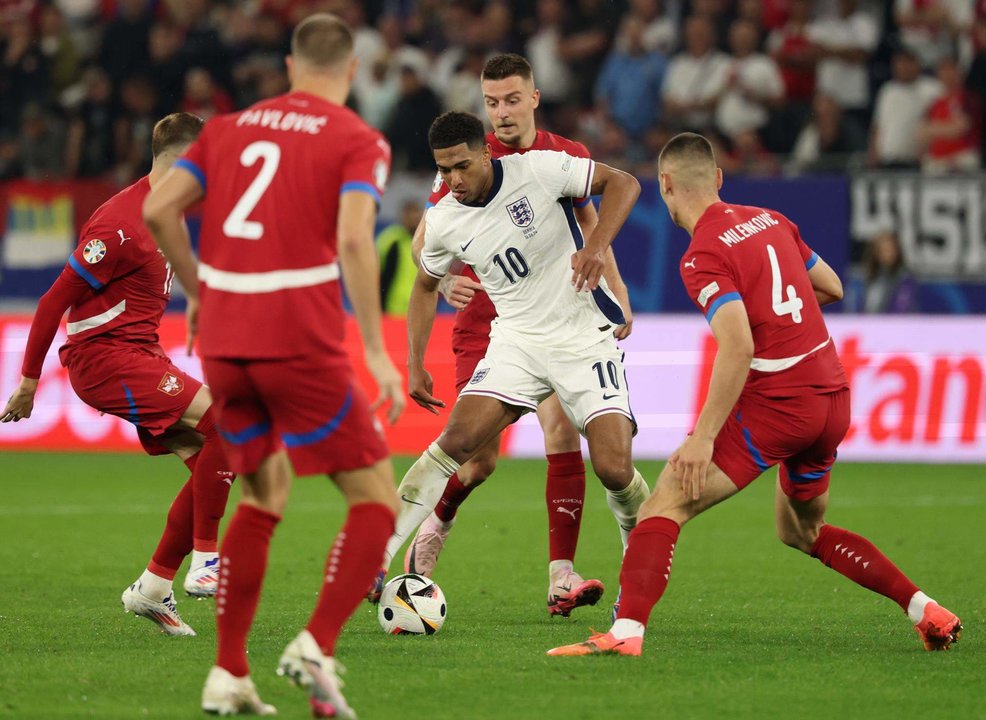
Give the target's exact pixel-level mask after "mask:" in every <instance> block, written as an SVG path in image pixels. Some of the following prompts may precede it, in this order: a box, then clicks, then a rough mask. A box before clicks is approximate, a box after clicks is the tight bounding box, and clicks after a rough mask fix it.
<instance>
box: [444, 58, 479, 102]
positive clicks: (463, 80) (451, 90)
mask: <svg viewBox="0 0 986 720" xmlns="http://www.w3.org/2000/svg"><path fill="white" fill-rule="evenodd" d="M485 64H486V50H485V49H484V48H482V47H472V48H469V49H468V50H466V53H465V55H464V56H463V58H462V64H461V65H460V66H459V69H458V70H457V71H456V73H455V74H454V75H453V76H452V79H451V80H449V82H448V85H446V87H445V88H444V90H445V91H444V93H443V94H442V100H443V105H444V106H445V109H446V110H463V111H465V112H471V113H474V114H476V115H479V116H480V117H483V112H484V107H485V103H484V101H483V89H482V87H480V77H481V76H482V74H483V66H484V65H485Z"/></svg>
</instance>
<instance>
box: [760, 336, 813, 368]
mask: <svg viewBox="0 0 986 720" xmlns="http://www.w3.org/2000/svg"><path fill="white" fill-rule="evenodd" d="M831 340H832V338H827V339H826V340H825V342H823V343H822V344H820V345H816V346H815V347H813V348H812V349H811V350H809V351H808V352H806V353H805V354H804V355H795V356H794V357H786V358H777V359H776V360H766V359H764V358H753V360H751V361H750V369H751V370H757V371H759V372H780V371H781V370H787V369H788V368H790V367H794V366H795V365H797V364H798V363H799V362H801V361H802V360H804V359H805V358H806V357H808V356H809V355H811V354H812V353H813V352H815V351H817V350H821V349H822V348H823V347H825V346H826V345H828V344H829V342H831Z"/></svg>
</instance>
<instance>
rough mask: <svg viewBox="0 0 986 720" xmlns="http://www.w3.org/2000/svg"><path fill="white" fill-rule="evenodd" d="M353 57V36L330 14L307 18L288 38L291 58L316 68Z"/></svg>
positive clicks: (326, 66)
mask: <svg viewBox="0 0 986 720" xmlns="http://www.w3.org/2000/svg"><path fill="white" fill-rule="evenodd" d="M352 54H353V33H352V31H351V30H350V29H349V26H348V25H346V23H344V22H343V21H342V20H341V19H340V18H338V17H337V16H335V15H333V14H331V13H315V14H314V15H309V16H308V17H306V18H305V19H304V20H302V21H301V22H300V23H298V25H297V26H296V27H295V29H294V32H293V33H292V34H291V55H292V56H293V57H295V58H297V59H298V60H300V61H302V62H304V63H307V64H308V65H311V66H313V67H316V68H321V69H325V68H330V67H334V66H336V65H338V64H339V63H340V62H342V61H343V60H346V59H348V58H349V57H350V56H351V55H352Z"/></svg>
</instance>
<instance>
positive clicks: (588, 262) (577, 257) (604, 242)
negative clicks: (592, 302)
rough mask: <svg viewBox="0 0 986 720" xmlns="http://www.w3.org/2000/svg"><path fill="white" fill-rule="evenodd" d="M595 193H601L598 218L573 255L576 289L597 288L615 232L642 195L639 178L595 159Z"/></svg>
mask: <svg viewBox="0 0 986 720" xmlns="http://www.w3.org/2000/svg"><path fill="white" fill-rule="evenodd" d="M590 192H591V194H592V195H602V199H601V200H600V202H599V220H598V221H597V222H596V227H594V228H593V230H592V233H591V234H590V235H589V236H588V237H587V238H586V239H585V246H584V247H583V248H582V249H581V250H579V251H578V252H577V253H575V254H574V255H573V256H572V284H573V285H575V289H576V290H582V289H583V288H585V289H588V290H595V289H596V288H597V287H599V278H600V276H601V275H602V272H603V267H604V266H605V264H606V250H608V249H609V247H610V245H612V244H613V239H614V238H615V237H616V233H617V232H619V230H620V228H621V227H623V223H624V222H625V221H626V219H627V216H628V215H629V214H630V211H631V210H632V209H633V206H634V203H636V202H637V196H638V195H640V183H639V182H637V178H635V177H634V176H633V175H630V174H629V173H625V172H623V171H622V170H617V169H616V168H613V167H610V166H608V165H603V164H602V163H595V170H594V172H593V175H592V186H591V190H590Z"/></svg>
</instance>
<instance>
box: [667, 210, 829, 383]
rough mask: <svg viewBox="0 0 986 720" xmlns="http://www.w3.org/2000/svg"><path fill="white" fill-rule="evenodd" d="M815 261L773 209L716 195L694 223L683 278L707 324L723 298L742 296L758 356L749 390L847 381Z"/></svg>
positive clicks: (791, 226) (791, 225)
mask: <svg viewBox="0 0 986 720" xmlns="http://www.w3.org/2000/svg"><path fill="white" fill-rule="evenodd" d="M817 261H818V255H817V254H816V253H814V252H812V250H811V248H809V247H808V246H807V245H806V244H805V242H804V240H802V239H801V234H800V233H799V232H798V228H797V226H796V225H795V224H794V223H792V222H791V221H790V220H788V219H787V218H786V217H784V216H783V215H781V214H780V213H779V212H776V211H774V210H767V209H764V208H759V207H748V206H745V205H729V204H726V203H723V202H719V203H715V204H714V205H711V206H710V207H709V208H708V209H707V210H706V211H705V213H704V214H703V215H702V217H700V218H699V220H698V222H697V223H696V224H695V229H694V232H693V234H692V242H691V244H690V245H689V246H688V251H687V252H686V253H685V254H684V255H683V256H682V258H681V265H680V270H681V279H682V280H683V281H684V283H685V287H686V288H687V290H688V294H689V296H690V297H691V299H692V302H694V303H695V305H696V307H698V309H699V310H700V311H701V312H702V314H704V315H705V317H706V320H708V321H709V322H710V323H711V322H712V318H713V316H714V315H715V314H716V312H717V311H718V310H719V308H720V307H721V306H722V305H723V304H725V303H727V302H730V301H732V300H742V301H743V305H744V306H745V308H746V314H747V316H748V317H749V320H750V329H751V331H752V334H753V355H754V358H753V362H752V364H751V366H750V368H751V370H750V377H749V378H748V379H747V386H746V387H747V390H751V391H754V392H758V393H760V394H762V395H765V396H767V397H791V396H794V395H801V394H804V393H827V392H834V391H836V390H840V389H842V388H845V387H848V382H847V380H846V374H845V371H844V370H843V368H842V363H841V362H840V361H839V356H838V354H837V353H836V351H835V347H834V345H833V343H832V340H831V338H830V337H829V332H828V328H826V326H825V319H824V317H823V316H822V310H821V308H820V307H819V305H818V300H817V299H816V298H815V291H814V289H813V288H812V285H811V279H810V278H809V277H808V270H810V269H811V268H812V266H813V265H814V264H815V263H816V262H817Z"/></svg>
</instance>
